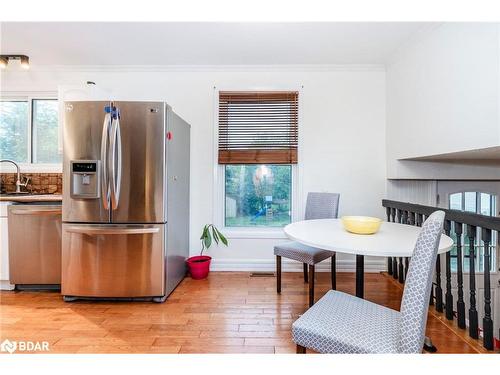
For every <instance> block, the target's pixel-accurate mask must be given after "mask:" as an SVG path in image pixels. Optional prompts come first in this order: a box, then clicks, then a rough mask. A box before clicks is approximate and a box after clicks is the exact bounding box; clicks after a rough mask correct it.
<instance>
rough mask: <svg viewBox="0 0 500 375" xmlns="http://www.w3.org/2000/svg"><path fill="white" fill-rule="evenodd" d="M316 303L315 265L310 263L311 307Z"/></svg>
mask: <svg viewBox="0 0 500 375" xmlns="http://www.w3.org/2000/svg"><path fill="white" fill-rule="evenodd" d="M312 305H314V265H309V307H311V306H312Z"/></svg>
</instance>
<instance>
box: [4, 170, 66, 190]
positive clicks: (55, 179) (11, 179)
mask: <svg viewBox="0 0 500 375" xmlns="http://www.w3.org/2000/svg"><path fill="white" fill-rule="evenodd" d="M25 177H27V178H29V179H30V180H29V182H28V185H27V186H26V187H22V188H21V189H22V190H23V191H24V190H26V191H29V192H31V193H34V194H62V173H22V174H21V179H22V181H21V182H23V181H24V178H25ZM0 178H1V186H0V188H1V192H2V193H8V192H13V191H15V190H16V174H15V173H1V174H0Z"/></svg>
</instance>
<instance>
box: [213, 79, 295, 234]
mask: <svg viewBox="0 0 500 375" xmlns="http://www.w3.org/2000/svg"><path fill="white" fill-rule="evenodd" d="M220 91H298V93H299V117H298V132H299V144H298V163H297V164H287V165H291V166H292V186H291V188H292V196H291V204H292V215H291V221H292V222H294V221H298V220H301V218H302V216H303V210H304V209H303V205H302V203H301V202H300V197H302V181H301V179H300V175H301V163H300V160H301V154H302V152H301V142H300V134H301V124H302V112H303V111H302V110H301V105H300V103H301V101H302V99H303V91H304V87H303V86H295V87H289V86H287V87H280V86H272V87H269V86H264V87H262V86H259V87H241V86H238V87H217V86H214V88H213V108H214V119H213V147H212V149H213V165H214V169H213V180H214V189H213V192H214V197H213V202H214V203H213V204H214V206H213V208H212V211H213V223H214V224H215V225H216V226H217V227H218V228H221V229H223V231H224V234H225V235H226V237H228V238H232V239H286V238H287V237H286V235H285V233H284V232H283V228H281V227H262V226H256V227H226V226H225V220H224V215H225V213H224V209H225V196H226V192H225V171H224V165H222V164H219V157H218V154H219V153H218V149H219V92H220ZM271 164H272V163H271Z"/></svg>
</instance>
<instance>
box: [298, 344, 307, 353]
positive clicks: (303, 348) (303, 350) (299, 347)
mask: <svg viewBox="0 0 500 375" xmlns="http://www.w3.org/2000/svg"><path fill="white" fill-rule="evenodd" d="M297 354H306V348H305V347H303V346H300V345H299V344H297Z"/></svg>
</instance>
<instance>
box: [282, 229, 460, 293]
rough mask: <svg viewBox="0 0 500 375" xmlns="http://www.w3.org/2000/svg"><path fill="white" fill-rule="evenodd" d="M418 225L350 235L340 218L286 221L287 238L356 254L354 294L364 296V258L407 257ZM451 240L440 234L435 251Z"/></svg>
mask: <svg viewBox="0 0 500 375" xmlns="http://www.w3.org/2000/svg"><path fill="white" fill-rule="evenodd" d="M420 230H421V228H420V227H417V226H414V225H405V224H398V223H390V222H383V223H382V225H381V226H380V229H379V231H378V232H377V233H375V234H354V233H350V232H348V231H347V230H345V229H344V227H343V225H342V221H341V220H340V219H320V220H304V221H297V222H295V223H291V224H288V225H287V226H286V227H285V228H284V231H285V234H286V235H287V236H288V238H290V239H292V240H294V241H297V242H300V243H302V244H304V245H308V246H312V247H316V248H319V249H324V250H331V251H336V252H339V253H345V254H354V255H356V296H357V297H360V298H363V296H364V257H365V256H377V257H411V256H412V254H413V249H414V247H415V243H416V241H417V237H418V234H419V233H420ZM452 246H453V240H452V239H451V238H450V237H448V236H446V235H445V234H443V235H441V239H440V241H439V250H438V253H440V254H441V253H445V252H447V251H449V250H450V249H451V248H452Z"/></svg>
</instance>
